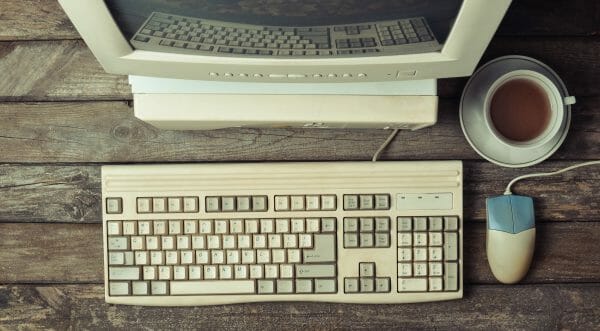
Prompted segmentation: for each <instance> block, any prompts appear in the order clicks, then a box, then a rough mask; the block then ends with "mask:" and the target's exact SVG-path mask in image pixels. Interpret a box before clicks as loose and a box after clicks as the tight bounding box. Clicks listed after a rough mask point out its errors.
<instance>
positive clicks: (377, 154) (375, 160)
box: [371, 129, 400, 162]
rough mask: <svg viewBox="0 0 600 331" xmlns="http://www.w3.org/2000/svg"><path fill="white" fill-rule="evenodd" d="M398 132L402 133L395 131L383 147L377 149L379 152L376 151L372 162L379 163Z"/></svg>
mask: <svg viewBox="0 0 600 331" xmlns="http://www.w3.org/2000/svg"><path fill="white" fill-rule="evenodd" d="M398 131H400V129H394V131H392V133H391V134H390V136H389V137H388V138H387V139H386V140H385V141H384V142H383V144H381V146H379V149H377V151H375V154H374V155H373V158H372V159H371V161H372V162H377V160H378V159H379V155H380V154H381V152H383V151H384V150H385V148H386V147H387V146H388V145H389V144H390V143H391V142H392V140H394V138H395V137H396V135H397V134H398Z"/></svg>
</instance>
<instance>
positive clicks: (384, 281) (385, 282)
mask: <svg viewBox="0 0 600 331" xmlns="http://www.w3.org/2000/svg"><path fill="white" fill-rule="evenodd" d="M390 283H391V279H390V278H389V277H381V278H375V292H378V293H389V292H390V291H391V284H390Z"/></svg>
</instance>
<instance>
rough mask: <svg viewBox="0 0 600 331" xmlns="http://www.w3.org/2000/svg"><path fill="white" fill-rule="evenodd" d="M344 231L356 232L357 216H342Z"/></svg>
mask: <svg viewBox="0 0 600 331" xmlns="http://www.w3.org/2000/svg"><path fill="white" fill-rule="evenodd" d="M344 232H358V218H356V217H345V218H344Z"/></svg>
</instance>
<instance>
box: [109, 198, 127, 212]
mask: <svg viewBox="0 0 600 331" xmlns="http://www.w3.org/2000/svg"><path fill="white" fill-rule="evenodd" d="M106 213H107V214H122V213H123V199H122V198H106Z"/></svg>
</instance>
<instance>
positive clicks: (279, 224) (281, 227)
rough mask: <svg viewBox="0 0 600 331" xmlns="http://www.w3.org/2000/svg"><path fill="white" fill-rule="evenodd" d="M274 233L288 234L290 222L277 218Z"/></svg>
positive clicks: (286, 219)
mask: <svg viewBox="0 0 600 331" xmlns="http://www.w3.org/2000/svg"><path fill="white" fill-rule="evenodd" d="M275 232H277V233H289V232H290V220H289V219H288V218H278V219H277V220H275Z"/></svg>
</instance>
